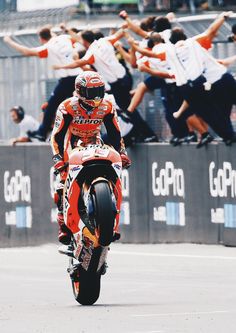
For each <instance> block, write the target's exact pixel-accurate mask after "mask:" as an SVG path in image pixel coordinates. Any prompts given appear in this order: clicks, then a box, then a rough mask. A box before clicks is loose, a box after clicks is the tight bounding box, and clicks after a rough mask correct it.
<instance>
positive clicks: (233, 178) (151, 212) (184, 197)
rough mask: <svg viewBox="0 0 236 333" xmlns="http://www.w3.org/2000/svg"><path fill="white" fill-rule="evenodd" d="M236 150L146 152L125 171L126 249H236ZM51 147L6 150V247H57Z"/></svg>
mask: <svg viewBox="0 0 236 333" xmlns="http://www.w3.org/2000/svg"><path fill="white" fill-rule="evenodd" d="M235 152H236V146H234V145H233V146H232V147H226V146H225V145H224V144H211V145H209V147H207V148H202V149H196V145H195V144H191V145H182V146H180V147H172V146H170V145H168V144H139V145H136V146H134V147H132V148H131V149H130V150H129V152H128V153H129V156H130V157H131V160H132V166H131V168H130V169H128V170H123V174H122V190H123V203H122V207H121V212H120V232H121V241H122V242H126V243H127V242H128V243H162V242H195V243H204V244H225V245H230V246H236V154H235ZM51 157H52V155H51V149H50V147H49V145H47V144H39V145H35V144H26V145H19V146H16V147H11V146H6V145H5V146H4V145H3V146H0V165H1V168H0V186H1V191H0V228H1V231H0V246H2V247H7V246H25V245H38V244H43V243H48V242H57V224H56V215H57V210H56V207H55V205H54V203H53V196H54V191H55V187H56V179H55V176H54V173H53V167H52V159H51Z"/></svg>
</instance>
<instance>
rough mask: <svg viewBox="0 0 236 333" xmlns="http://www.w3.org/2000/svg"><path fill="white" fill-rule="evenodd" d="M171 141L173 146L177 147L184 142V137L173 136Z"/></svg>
mask: <svg viewBox="0 0 236 333" xmlns="http://www.w3.org/2000/svg"><path fill="white" fill-rule="evenodd" d="M170 143H171V144H172V146H174V147H177V146H180V145H181V144H182V143H183V139H180V138H177V137H173V138H172V139H171V140H170Z"/></svg>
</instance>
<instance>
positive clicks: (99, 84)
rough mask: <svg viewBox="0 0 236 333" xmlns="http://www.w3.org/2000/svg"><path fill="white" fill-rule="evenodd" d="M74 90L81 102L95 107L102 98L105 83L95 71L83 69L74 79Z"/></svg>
mask: <svg viewBox="0 0 236 333" xmlns="http://www.w3.org/2000/svg"><path fill="white" fill-rule="evenodd" d="M75 91H76V94H77V96H78V98H79V99H80V100H81V101H82V102H83V103H85V104H87V105H89V106H90V107H92V108H96V107H98V106H99V104H100V103H101V102H102V100H103V97H104V94H105V83H104V81H103V79H102V77H101V75H99V74H98V73H97V72H93V71H85V72H83V73H81V74H79V75H78V76H77V78H76V79H75Z"/></svg>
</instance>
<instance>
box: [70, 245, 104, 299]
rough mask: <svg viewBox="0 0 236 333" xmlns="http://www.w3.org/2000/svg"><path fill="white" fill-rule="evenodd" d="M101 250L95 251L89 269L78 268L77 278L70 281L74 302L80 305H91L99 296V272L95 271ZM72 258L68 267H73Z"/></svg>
mask: <svg viewBox="0 0 236 333" xmlns="http://www.w3.org/2000/svg"><path fill="white" fill-rule="evenodd" d="M100 255H101V248H97V249H95V251H94V253H93V255H92V258H91V262H90V265H89V269H88V270H87V271H86V270H85V269H84V268H83V267H82V266H81V265H80V266H79V267H78V271H77V274H76V275H77V276H74V279H72V289H73V293H74V297H75V300H76V301H77V302H78V303H80V304H81V305H93V304H94V303H95V302H96V301H97V299H98V297H99V295H100V288H101V270H100V271H97V267H98V263H99V259H100ZM73 261H74V260H73V258H71V259H70V266H73Z"/></svg>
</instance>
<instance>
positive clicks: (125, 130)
mask: <svg viewBox="0 0 236 333" xmlns="http://www.w3.org/2000/svg"><path fill="white" fill-rule="evenodd" d="M104 98H105V99H106V100H108V101H109V102H110V103H112V105H113V107H114V110H116V109H119V107H118V105H117V104H116V101H115V98H114V96H113V95H112V94H105V96H104ZM117 118H118V122H119V125H120V133H121V137H122V138H123V137H124V136H126V135H127V134H129V132H130V131H131V130H132V128H133V127H134V125H133V124H132V123H131V122H129V121H125V120H124V119H123V118H122V117H120V116H118V117H117Z"/></svg>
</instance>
